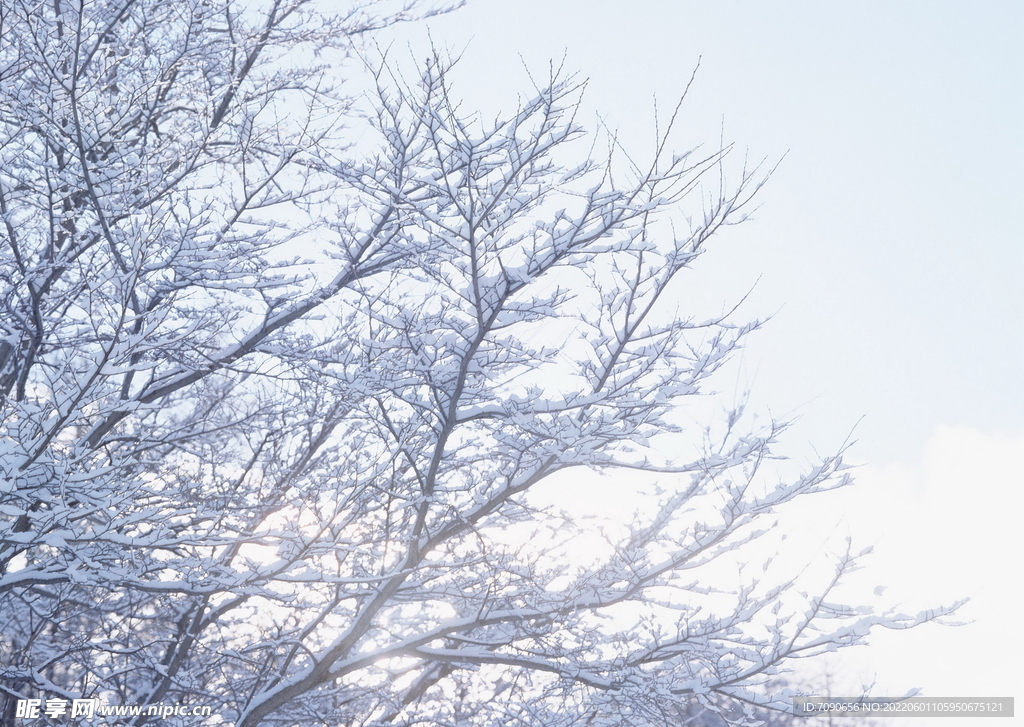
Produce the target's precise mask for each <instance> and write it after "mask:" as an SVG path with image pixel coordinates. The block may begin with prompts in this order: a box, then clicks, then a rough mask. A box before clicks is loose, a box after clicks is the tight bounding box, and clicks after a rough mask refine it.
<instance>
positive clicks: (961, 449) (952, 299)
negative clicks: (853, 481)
mask: <svg viewBox="0 0 1024 727" xmlns="http://www.w3.org/2000/svg"><path fill="white" fill-rule="evenodd" d="M429 25H430V32H431V35H432V38H433V41H434V43H435V44H436V45H439V46H442V47H443V46H448V47H450V48H451V49H453V50H456V51H459V50H463V49H465V55H464V57H463V62H462V64H461V67H460V68H459V71H458V78H459V79H460V81H461V84H460V86H459V87H458V88H459V92H460V95H461V96H463V97H464V98H465V99H466V100H467V103H468V104H471V105H482V106H483V107H485V108H487V109H490V110H493V109H497V108H506V109H509V108H512V107H513V106H514V103H515V94H516V93H517V92H525V91H527V90H528V81H527V79H526V76H525V73H524V71H523V61H525V64H526V65H527V66H528V67H530V68H531V69H534V70H537V71H540V72H543V70H544V68H546V65H547V61H548V60H549V59H550V58H555V59H560V58H562V57H563V56H565V58H566V62H567V65H568V67H570V68H573V69H577V70H578V71H579V72H580V73H581V74H582V75H583V76H586V77H589V79H590V82H589V85H588V88H587V95H586V105H587V109H588V111H589V112H590V113H591V114H593V113H594V112H595V111H598V110H599V111H600V112H601V113H602V114H603V116H604V117H605V119H606V120H607V122H608V123H609V124H610V125H611V126H614V127H616V128H618V129H619V131H620V136H621V138H622V140H623V141H624V142H625V144H626V146H629V147H632V148H639V149H641V150H646V149H649V148H650V146H651V144H652V138H653V137H652V135H653V124H652V107H653V99H654V97H655V96H657V97H658V99H659V102H660V106H661V107H662V108H663V109H664V108H666V107H668V106H670V105H671V104H672V103H674V101H675V99H676V98H677V97H678V95H679V94H680V93H681V92H682V90H683V89H684V87H685V85H686V81H687V80H688V79H689V77H690V74H691V72H692V70H693V68H694V66H695V65H696V64H697V61H698V58H701V61H700V71H699V73H698V75H697V80H696V83H695V85H694V87H693V90H692V93H691V96H690V97H689V99H688V102H687V105H686V106H685V112H684V115H683V121H684V125H685V127H684V128H685V132H684V134H683V135H682V136H681V139H682V140H683V142H684V144H683V145H685V146H689V145H692V144H693V143H698V142H705V143H707V144H710V145H714V144H716V143H717V140H718V138H719V133H720V129H721V128H722V127H723V124H724V130H725V139H726V141H735V142H737V143H738V144H739V146H740V147H741V148H740V150H739V151H740V152H741V153H742V151H743V148H746V149H748V150H749V153H750V155H751V157H752V158H755V159H759V158H762V157H767V158H768V159H770V160H777V159H779V158H780V157H782V156H783V155H786V158H785V161H784V162H783V164H782V165H781V166H780V168H779V169H778V171H777V173H776V174H775V176H774V178H773V179H772V180H771V182H770V183H769V184H768V186H767V187H766V188H765V189H764V191H763V195H762V197H761V202H762V207H761V208H760V209H759V211H758V212H757V214H756V216H755V219H754V220H753V221H751V222H750V223H749V224H747V225H744V226H741V227H739V228H735V229H732V230H730V231H729V232H728V234H727V235H725V236H723V238H722V239H721V241H720V242H719V244H718V245H717V246H715V247H713V248H712V251H711V252H710V253H709V254H708V255H707V257H706V259H704V260H703V261H702V263H701V265H702V269H703V274H702V276H703V277H702V278H701V280H702V281H703V282H702V287H701V291H702V295H703V296H705V297H706V298H707V299H708V300H709V301H716V300H717V301H720V302H726V301H731V300H735V299H736V297H738V296H739V295H741V294H742V293H743V292H745V291H746V290H747V289H748V288H749V287H750V286H751V285H752V284H753V283H754V282H755V281H756V280H757V279H758V277H759V276H760V277H761V280H760V283H759V284H758V286H757V288H756V290H755V292H754V294H753V295H752V296H751V297H750V299H749V301H748V303H747V304H746V306H745V308H744V310H745V311H746V314H747V315H748V316H750V317H755V316H764V315H768V314H771V313H777V315H776V316H775V318H774V320H773V321H772V322H771V323H770V324H769V325H768V326H767V327H766V328H765V330H764V331H762V332H761V333H759V334H758V336H757V338H756V340H753V341H751V342H750V344H749V345H748V347H747V350H746V351H745V352H744V354H743V359H742V362H741V366H739V367H737V369H736V370H734V371H733V372H732V373H731V374H729V375H731V376H732V377H733V379H732V380H724V381H721V380H720V382H719V385H720V386H721V387H722V388H723V389H726V390H729V389H731V388H732V387H733V385H734V384H735V383H736V382H737V381H739V383H740V386H743V385H745V384H747V385H749V386H750V387H751V388H752V390H753V392H754V398H753V402H754V403H755V404H756V405H757V406H759V407H762V408H770V410H771V411H772V412H773V413H775V414H786V413H790V412H796V413H797V414H799V415H800V423H799V425H798V426H797V428H796V429H795V430H794V431H793V432H792V434H793V438H792V439H791V442H792V444H793V449H794V451H796V452H798V453H800V452H806V451H807V450H806V449H801V447H808V446H810V445H811V444H813V445H814V446H816V447H818V448H819V449H820V450H822V451H828V450H831V449H834V448H835V447H836V446H838V445H839V444H840V443H841V442H842V441H843V440H844V438H845V437H846V435H847V434H848V433H849V432H850V430H851V429H852V428H853V427H854V425H855V423H856V422H857V421H858V420H859V419H861V417H863V421H862V422H861V423H860V424H859V425H858V426H857V429H856V432H855V435H854V436H855V438H856V439H857V440H858V443H857V445H856V447H855V448H854V450H853V452H852V458H853V459H854V460H856V461H859V462H864V463H866V466H865V468H864V469H863V470H862V472H861V475H860V479H861V481H862V485H861V487H860V488H859V489H858V490H857V491H856V492H854V493H853V494H851V495H849V496H847V495H845V494H844V495H843V496H842V497H843V498H847V497H848V498H849V499H842V498H840V499H839V500H836V501H833V502H832V504H831V506H830V508H831V509H830V511H829V512H828V513H827V514H830V515H832V516H835V517H838V515H836V513H846V514H845V515H844V517H845V518H846V522H845V523H844V526H849V528H850V530H851V532H852V533H853V535H854V536H855V537H856V536H858V535H859V536H860V537H859V538H858V540H859V542H862V543H863V542H865V540H867V542H875V543H877V546H878V547H877V552H878V553H879V555H878V557H877V559H876V561H875V562H874V563H873V564H872V567H873V568H874V570H873V572H872V576H877V578H876V581H877V582H879V583H889V584H890V585H891V586H892V591H891V592H894V593H896V594H897V597H898V598H905V599H908V601H909V604H908V606H907V608H908V610H914V609H913V608H912V606H915V605H922V603H923V604H924V605H927V604H928V603H935V602H936V601H941V602H946V601H948V600H950V599H952V598H955V597H956V596H960V595H970V596H972V597H973V598H974V601H973V602H972V604H970V605H969V608H968V609H967V610H966V611H965V617H966V618H968V619H973V620H975V623H974V624H973V625H971V626H966V627H964V628H963V629H960V630H957V631H955V632H951V631H949V630H948V629H947V630H943V629H931V630H929V629H927V628H924V629H920V630H918V632H916V633H914V634H910V635H906V634H900V635H897V636H898V637H900V638H893V639H881V640H879V646H877V647H872V649H874V651H871V652H869V653H868V654H867V655H861V656H859V657H854V658H853V659H852V660H851V661H846V662H841V663H843V664H845V666H843V667H841V668H840V670H841V671H842V670H844V669H845V671H846V673H847V674H849V673H850V672H851V671H854V672H857V673H858V674H859V675H864V674H867V676H868V677H870V676H871V673H872V672H873V671H875V670H877V672H878V679H879V684H880V685H881V687H882V690H883V691H885V690H886V689H890V690H898V689H902V688H906V687H908V686H921V687H924V688H925V693H926V694H930V695H933V696H1022V694H1021V693H1019V688H1020V683H1021V682H1022V680H1024V668H1022V667H1021V665H1020V660H1019V657H1018V656H1015V655H1014V653H1015V652H1016V653H1018V654H1019V653H1020V652H1019V650H1020V649H1021V648H1024V629H1022V628H1021V626H1020V625H1019V618H1016V616H1015V608H1013V607H1012V605H1011V604H1015V603H1018V602H1019V596H1018V595H1017V593H1016V589H1017V584H1018V582H1019V578H1020V575H1019V574H1020V573H1021V572H1024V563H1022V562H1021V548H1020V544H1019V540H1018V538H1017V536H1016V534H1015V533H1016V531H1017V529H1018V528H1019V526H1020V516H1019V514H1017V513H1019V511H1020V510H1019V507H1020V506H1021V505H1022V504H1024V496H1022V492H1024V475H1022V474H1021V471H1020V469H1019V468H1018V463H1019V462H1020V461H1021V457H1022V456H1024V375H1022V372H1024V366H1022V364H1021V359H1022V357H1024V222H1022V209H1024V173H1022V172H1024V50H1022V48H1024V3H1021V2H1017V1H1014V2H989V1H981V2H966V1H959V2H935V1H934V0H932V1H925V0H919V1H917V2H908V1H901V2H892V0H886V1H882V0H868V1H861V2H848V3H821V2H811V1H810V0H775V1H773V2H754V1H753V0H719V1H715V2H712V1H710V0H705V1H703V2H697V1H696V0H646V1H645V0H634V1H633V2H628V3H627V2H621V1H619V0H616V1H613V0H595V1H591V2H583V1H581V0H576V1H575V2H574V1H571V0H470V1H469V3H468V5H467V7H466V8H464V9H463V10H460V11H459V12H457V13H454V14H452V15H449V16H445V17H441V18H437V19H435V20H433V21H431V22H430V24H429ZM394 35H395V37H396V38H397V39H398V44H399V45H400V44H402V43H406V42H410V43H411V44H412V45H413V46H414V48H416V49H417V50H414V51H413V52H414V53H418V52H420V51H419V49H422V48H423V45H422V43H423V42H424V28H423V26H422V25H421V24H411V25H409V26H407V27H405V28H402V29H401V30H400V31H399V32H398V33H395V34H394ZM520 56H521V57H522V60H520ZM589 118H592V116H591V117H589ZM584 120H586V119H584ZM820 515H821V513H819V517H820ZM833 523H834V520H833V521H830V522H828V523H825V522H824V520H822V521H821V523H820V525H821V528H822V531H823V532H824V531H829V530H831V529H833V528H834V524H833ZM1014 574H1015V575H1014ZM858 670H859V671H858ZM968 692H970V694H968ZM983 693H984V694H983ZM969 722H970V720H967V721H964V720H958V722H957V724H958V725H960V727H969V724H968V723H969ZM893 727H896V726H895V723H893Z"/></svg>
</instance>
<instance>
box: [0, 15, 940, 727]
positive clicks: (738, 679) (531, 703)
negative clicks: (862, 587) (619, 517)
mask: <svg viewBox="0 0 1024 727" xmlns="http://www.w3.org/2000/svg"><path fill="white" fill-rule="evenodd" d="M437 10H438V8H434V7H429V6H426V5H417V4H416V3H415V2H413V3H410V4H407V5H405V6H401V7H391V6H390V5H389V4H388V3H387V2H373V1H372V0H371V1H370V2H365V3H362V4H360V5H358V6H356V7H354V8H353V9H352V10H351V11H349V12H347V13H344V14H341V15H338V14H333V15H332V14H325V13H324V12H321V11H319V10H318V9H317V8H316V6H315V5H314V4H313V3H312V2H310V0H266V1H265V2H262V3H251V4H241V3H238V2H236V0H78V1H76V2H69V1H68V0H51V2H46V3H41V2H35V0H3V2H2V3H0V35H2V40H0V690H2V691H3V693H4V694H5V695H6V698H7V703H6V707H5V711H4V713H3V717H2V720H3V721H2V723H3V724H12V723H13V722H14V721H15V720H14V704H15V700H16V699H19V698H26V697H32V698H42V699H79V698H99V699H100V700H101V701H102V702H104V703H109V704H122V705H154V704H188V705H211V706H213V711H214V714H215V716H216V717H217V720H219V721H220V722H222V723H225V724H226V723H232V724H237V725H239V726H240V727H253V726H254V725H257V724H264V725H282V726H283V725H310V724H342V725H362V726H367V727H368V726H369V725H412V724H430V725H498V724H500V725H516V724H522V725H527V724H529V725H548V726H551V725H574V724H580V725H582V724H587V725H605V726H607V725H616V724H630V725H634V726H636V725H640V724H664V723H665V722H664V720H665V719H666V718H674V717H678V716H680V715H683V714H687V713H688V712H687V710H689V709H692V701H693V700H694V699H697V700H700V702H701V703H702V704H714V703H718V702H720V701H721V700H722V699H730V700H736V703H751V704H766V703H768V702H769V701H770V700H769V698H768V697H766V696H764V695H763V694H761V693H760V692H758V691H757V689H756V687H757V686H758V685H759V684H760V682H761V681H762V680H764V679H765V678H767V677H769V676H770V675H772V674H774V673H776V672H777V670H778V669H779V668H780V667H782V666H784V664H785V663H786V661H787V660H788V659H791V658H794V657H799V656H806V655H812V654H815V653H818V652H822V651H827V650H832V649H834V648H836V647H837V646H845V645H849V644H856V643H861V642H862V641H863V639H864V637H865V635H866V634H867V633H868V630H869V629H870V628H871V627H873V626H876V625H881V626H886V627H900V628H902V627H907V626H910V625H913V624H915V623H918V622H920V621H921V620H926V619H929V618H933V617H935V616H936V615H937V613H932V612H929V613H926V614H921V615H917V616H913V617H908V616H902V615H892V614H888V615H887V614H872V613H870V612H867V611H865V610H863V609H859V608H851V607H846V606H843V605H839V604H838V603H835V602H834V601H833V593H834V586H835V585H836V584H837V583H838V582H839V580H840V578H841V577H842V576H843V575H844V574H845V573H846V572H848V571H849V569H850V568H852V567H853V564H854V562H855V558H854V556H853V555H847V556H845V557H842V558H840V559H839V560H838V561H837V562H836V563H835V564H834V566H835V568H834V573H833V574H832V576H831V577H830V578H829V579H826V580H825V581H823V582H822V583H821V584H820V588H819V589H818V590H817V591H816V592H813V593H808V592H801V588H800V587H797V586H795V585H794V582H792V581H788V580H786V579H782V580H780V581H772V582H770V583H769V582H768V581H771V579H770V578H763V579H759V578H758V577H757V576H758V573H753V574H749V573H747V571H746V570H743V569H742V568H739V571H738V572H739V576H738V578H737V579H736V582H735V584H733V583H731V582H729V580H728V579H725V580H724V581H721V580H717V578H718V576H716V575H715V573H722V572H731V571H729V569H728V568H725V569H724V570H723V569H722V568H721V567H720V566H716V564H717V563H732V564H734V565H738V566H742V565H743V564H744V563H745V562H746V561H747V560H751V559H752V558H753V557H754V555H753V554H752V553H751V552H749V551H750V548H749V546H750V544H754V545H756V544H757V542H758V538H760V537H762V535H763V534H764V533H765V530H766V528H767V526H770V524H771V523H770V518H771V514H772V513H773V512H774V511H775V510H776V509H777V508H778V507H780V506H782V505H785V504H786V503H787V502H789V501H791V500H793V499H794V498H796V497H802V496H805V495H808V494H811V493H815V492H819V491H821V490H824V489H829V488H832V487H835V486H838V485H841V484H843V483H844V482H845V479H844V478H843V477H842V475H838V474H837V473H838V472H839V471H840V469H841V468H842V463H841V458H840V456H838V455H837V456H832V457H827V458H825V459H823V460H822V461H821V462H819V463H817V464H816V465H815V466H813V467H812V468H810V469H809V471H807V472H805V473H803V474H802V475H797V476H794V477H793V478H792V479H789V480H775V479H773V474H772V472H770V471H769V470H768V469H767V468H766V463H768V462H770V461H771V460H772V458H773V454H772V452H773V448H774V446H775V444H776V440H777V438H778V436H779V434H780V433H781V431H782V430H783V429H784V427H783V425H781V424H778V423H772V424H769V425H768V426H767V427H766V428H765V429H764V430H763V431H760V430H756V429H754V430H753V431H747V430H745V429H743V426H744V424H743V422H744V421H745V419H744V418H743V417H742V416H741V412H740V411H738V410H737V411H731V412H730V413H728V414H727V415H726V416H725V417H724V420H723V422H722V424H721V426H717V425H712V426H709V427H707V428H706V429H704V428H700V429H697V430H693V429H691V427H689V426H684V425H683V422H684V421H685V419H684V418H683V417H681V416H680V412H684V413H685V412H687V411H689V409H687V406H688V403H689V402H693V401H695V400H696V397H697V396H698V395H699V394H701V393H702V391H703V386H704V383H705V380H706V379H707V378H708V377H709V376H710V375H712V374H713V373H714V372H715V371H716V370H717V369H719V368H720V367H721V366H722V365H723V364H724V363H725V362H726V361H727V360H728V359H729V357H730V354H731V353H732V352H734V351H735V350H736V349H737V347H738V346H739V345H740V343H741V342H742V340H743V338H744V336H746V335H747V334H748V333H750V332H751V331H753V330H755V329H756V328H757V327H758V325H759V324H758V323H757V322H749V323H736V322H734V321H733V320H732V315H731V314H730V315H724V316H719V317H714V318H711V319H708V320H697V319H693V318H688V317H686V316H682V315H679V314H678V312H677V310H676V302H677V299H675V298H674V296H675V288H676V286H677V285H678V282H679V280H680V279H681V277H682V275H683V274H684V271H687V270H688V269H689V268H690V267H691V266H692V265H693V264H694V262H695V261H696V260H697V259H698V257H699V256H700V255H701V252H702V251H703V250H704V249H705V246H706V244H707V243H708V240H709V238H711V237H712V235H714V234H715V233H716V231H718V230H719V229H720V228H722V226H723V225H727V224H730V223H732V222H736V221H738V220H739V219H741V218H742V215H743V210H744V208H745V206H746V205H747V204H748V202H749V201H750V200H751V198H752V196H753V194H754V193H755V192H756V191H757V188H758V186H759V185H760V183H761V182H762V181H763V179H764V175H763V174H761V175H760V176H759V174H758V172H757V171H756V170H755V171H746V170H744V171H741V172H740V174H739V176H738V178H737V179H736V183H735V185H734V186H732V187H729V186H728V185H727V184H726V182H725V177H724V176H723V169H724V160H725V158H726V156H727V152H728V150H721V151H716V152H713V153H702V152H700V151H699V150H694V151H691V152H689V153H684V154H677V155H673V154H672V153H671V152H670V151H669V149H668V146H667V145H668V136H669V133H668V132H664V133H662V134H661V135H660V137H659V146H658V152H657V155H656V158H655V159H654V160H653V161H652V162H651V163H650V164H649V165H646V166H640V165H639V164H634V163H632V162H631V161H630V158H629V157H627V156H625V155H624V154H622V153H621V152H619V151H618V150H617V147H616V145H615V144H614V143H610V144H609V145H608V149H609V151H608V152H607V153H603V154H596V153H595V152H594V148H595V147H594V146H591V147H589V151H588V147H587V146H586V145H585V144H584V145H583V146H582V147H581V146H580V143H579V142H581V141H584V140H585V139H586V138H588V135H587V133H586V131H585V130H584V129H583V128H582V126H581V125H580V124H579V123H578V122H577V120H576V117H575V112H576V110H577V108H578V95H579V90H580V84H579V83H578V82H576V81H574V80H573V78H572V77H570V76H566V75H564V74H562V73H560V72H558V71H557V70H555V71H552V73H551V74H550V77H549V78H548V79H547V80H546V81H545V82H543V83H538V84H536V87H535V88H534V90H533V92H532V94H531V95H530V96H529V97H527V98H525V99H523V100H521V101H520V102H519V105H518V108H517V109H516V110H515V111H514V112H513V113H511V114H509V115H506V116H503V117H500V118H497V119H496V120H494V121H490V122H487V121H484V120H481V119H480V118H478V117H477V116H475V115H474V114H472V113H467V112H465V111H463V110H462V109H460V107H459V104H458V103H457V102H456V101H455V100H453V97H452V95H451V94H452V92H451V84H450V75H451V74H450V67H451V64H450V63H449V62H447V61H446V60H445V59H444V58H443V57H442V56H434V57H431V58H430V59H428V60H427V61H425V62H424V63H423V65H422V67H421V68H420V69H419V70H418V71H417V73H418V76H417V77H416V78H415V80H414V81H412V82H406V81H404V80H403V78H402V76H401V75H400V74H397V73H395V72H392V71H390V70H389V65H388V64H387V63H385V62H384V61H383V60H380V61H379V62H371V61H358V59H356V61H355V62H354V61H353V54H352V51H353V50H354V49H357V48H358V46H357V42H358V41H359V39H360V38H361V37H364V36H365V35H366V34H367V33H368V32H369V31H373V30H377V29H380V28H383V27H385V26H387V25H389V24H391V23H394V22H398V21H401V20H405V19H409V18H413V17H417V16H422V15H424V14H427V13H430V12H434V11H437ZM361 57H364V58H365V57H370V58H372V57H373V56H372V54H371V55H368V56H361ZM343 81H345V82H346V83H350V84H352V85H350V86H344V85H343V83H342V82H343ZM357 91H359V92H357ZM590 138H591V139H593V138H594V137H593V136H591V137H590ZM706 179H707V180H708V181H709V182H710V184H705V180H706ZM709 190H710V192H709ZM694 202H695V203H696V208H694V206H693V204H692V203H694ZM582 470H589V471H593V472H603V473H611V474H614V473H615V472H619V471H628V472H634V473H635V472H638V471H639V472H647V473H651V474H652V476H655V475H656V476H657V477H658V484H659V487H660V488H661V490H660V494H649V496H648V498H647V499H646V500H645V501H643V504H637V505H633V504H630V503H629V502H626V495H625V491H626V490H627V489H628V487H627V486H626V485H625V484H624V485H623V491H624V494H623V499H624V505H623V507H624V508H626V509H630V510H632V509H633V508H634V507H635V508H637V509H638V516H637V519H636V521H635V522H632V523H631V524H627V526H623V528H620V529H618V530H615V529H614V528H612V529H610V530H607V531H606V532H605V535H606V536H607V542H604V543H603V545H602V547H594V548H592V549H591V550H590V551H588V553H587V554H586V557H582V556H581V555H580V553H579V552H578V549H577V550H573V547H574V546H573V538H574V537H575V536H577V535H580V534H581V533H585V532H587V528H586V527H585V526H584V524H583V523H581V522H577V521H576V520H575V519H574V518H573V517H572V515H571V513H569V514H567V513H564V512H562V510H560V509H559V508H558V507H557V506H556V505H555V504H552V503H551V502H550V501H549V500H545V498H544V496H543V495H544V493H546V492H550V491H551V490H552V489H553V488H557V487H558V482H559V477H560V476H562V475H564V473H565V472H568V471H582ZM638 502H639V501H638ZM760 523H763V524H764V526H765V527H761V525H760ZM590 537H593V534H592V533H591V536H590ZM577 542H578V541H577ZM594 542H596V541H594ZM761 557H762V558H763V555H762V556H761ZM716 567H717V568H719V570H717V571H716V570H715V569H716ZM750 570H756V569H754V568H752V567H751V568H750ZM759 573H760V572H759ZM761 575H764V574H763V573H761ZM124 719H125V720H126V721H127V722H130V723H132V724H141V723H143V722H146V721H147V718H146V716H145V715H140V716H136V717H125V718H124ZM170 719H171V722H174V721H175V720H176V719H178V718H170ZM180 719H181V723H183V724H184V723H186V722H187V720H186V719H185V718H180ZM217 720H215V721H217Z"/></svg>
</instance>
